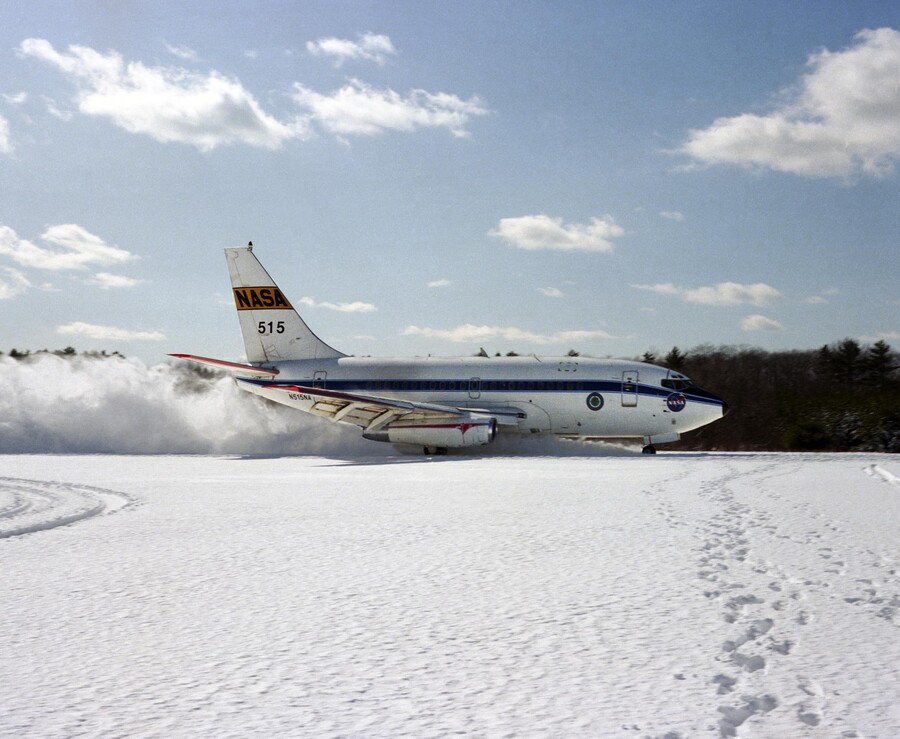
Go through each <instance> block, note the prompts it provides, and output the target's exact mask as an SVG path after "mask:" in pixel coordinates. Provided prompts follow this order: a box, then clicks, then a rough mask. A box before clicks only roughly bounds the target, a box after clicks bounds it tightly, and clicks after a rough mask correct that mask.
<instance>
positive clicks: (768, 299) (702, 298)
mask: <svg viewBox="0 0 900 739" xmlns="http://www.w3.org/2000/svg"><path fill="white" fill-rule="evenodd" d="M631 287H633V288H635V289H636V290H647V291H649V292H654V293H657V294H659V295H674V296H677V297H680V298H681V299H682V300H683V301H685V302H686V303H699V304H701V305H743V304H749V305H755V306H759V307H762V306H765V305H770V304H772V303H774V302H775V301H776V300H779V299H780V298H781V297H782V296H781V293H780V292H779V291H778V290H776V289H775V288H774V287H771V286H770V285H766V284H765V283H762V282H757V283H756V284H753V285H741V284H739V283H737V282H720V283H719V284H718V285H711V286H705V287H696V288H685V287H677V286H675V285H673V284H672V283H671V282H665V283H659V284H656V285H631Z"/></svg>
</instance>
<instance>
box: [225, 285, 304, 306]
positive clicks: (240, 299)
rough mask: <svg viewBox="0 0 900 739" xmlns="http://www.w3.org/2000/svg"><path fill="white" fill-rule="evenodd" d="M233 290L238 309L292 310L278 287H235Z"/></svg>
mask: <svg viewBox="0 0 900 739" xmlns="http://www.w3.org/2000/svg"><path fill="white" fill-rule="evenodd" d="M233 291H234V304H235V305H236V306H237V309H238V310H291V304H290V303H289V302H288V299H287V298H286V297H284V295H282V294H281V290H279V289H278V288H277V287H235V288H233Z"/></svg>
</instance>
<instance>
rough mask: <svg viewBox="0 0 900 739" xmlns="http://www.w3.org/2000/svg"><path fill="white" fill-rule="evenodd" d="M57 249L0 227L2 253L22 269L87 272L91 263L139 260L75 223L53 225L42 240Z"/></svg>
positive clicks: (116, 262)
mask: <svg viewBox="0 0 900 739" xmlns="http://www.w3.org/2000/svg"><path fill="white" fill-rule="evenodd" d="M40 238H41V239H42V240H43V241H45V242H47V243H48V244H52V245H53V246H56V247H59V248H58V249H47V248H44V247H41V246H37V245H36V244H33V243H32V242H31V241H28V240H27V239H20V238H19V236H18V235H17V234H16V232H15V231H13V230H12V229H11V228H9V226H2V225H0V254H2V255H5V256H8V257H10V258H11V259H12V260H13V261H15V262H17V263H18V264H21V265H22V266H23V267H33V268H35V269H47V270H67V269H87V267H88V266H89V265H91V264H121V263H123V262H128V261H131V260H133V259H137V257H136V256H135V255H134V254H130V253H129V252H127V251H125V250H124V249H120V248H119V247H117V246H110V245H109V244H107V243H106V242H105V241H103V239H101V238H100V237H99V236H95V235H94V234H92V233H91V232H90V231H88V230H87V229H85V228H82V227H81V226H79V225H77V224H75V223H64V224H60V225H58V226H50V227H49V228H47V230H46V231H44V233H42V234H41V237H40Z"/></svg>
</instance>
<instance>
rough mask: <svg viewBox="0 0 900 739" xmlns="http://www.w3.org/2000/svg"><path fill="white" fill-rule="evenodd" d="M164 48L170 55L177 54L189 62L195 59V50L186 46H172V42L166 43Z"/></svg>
mask: <svg viewBox="0 0 900 739" xmlns="http://www.w3.org/2000/svg"><path fill="white" fill-rule="evenodd" d="M166 50H167V51H168V52H169V53H170V54H171V55H172V56H177V57H178V58H179V59H184V60H186V61H189V62H194V61H197V52H196V51H194V50H193V49H191V48H189V47H187V46H172V44H166Z"/></svg>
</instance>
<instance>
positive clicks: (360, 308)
mask: <svg viewBox="0 0 900 739" xmlns="http://www.w3.org/2000/svg"><path fill="white" fill-rule="evenodd" d="M297 302H298V303H300V304H301V305H305V306H308V307H310V308H327V309H328V310H336V311H340V312H341V313H371V312H372V311H376V310H378V308H376V307H375V306H374V305H372V304H371V303H363V302H362V301H360V300H356V301H354V302H352V303H319V302H317V301H315V300H314V299H313V298H309V297H303V298H300V300H298V301H297Z"/></svg>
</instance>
